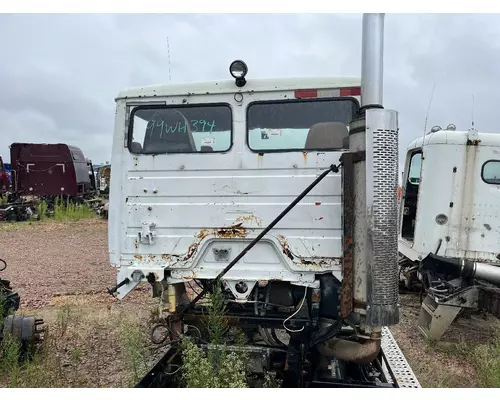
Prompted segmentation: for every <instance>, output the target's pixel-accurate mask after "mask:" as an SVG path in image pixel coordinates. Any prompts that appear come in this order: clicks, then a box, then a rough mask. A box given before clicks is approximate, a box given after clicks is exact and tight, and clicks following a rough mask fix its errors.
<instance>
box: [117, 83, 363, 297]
mask: <svg viewBox="0 0 500 400" xmlns="http://www.w3.org/2000/svg"><path fill="white" fill-rule="evenodd" d="M360 84H361V82H360V78H355V77H353V78H351V77H331V78H307V79H304V78H300V79H275V80H258V79H252V80H249V81H248V83H247V84H246V85H245V86H244V87H243V88H238V87H237V86H236V85H235V82H234V81H232V80H228V81H221V82H208V83H203V84H198V83H196V84H192V83H191V84H177V85H159V86H152V87H143V88H137V89H131V90H126V91H123V92H121V93H120V94H119V95H118V98H117V99H116V102H117V113H116V122H117V123H116V130H115V136H114V139H115V142H117V143H119V144H120V145H116V143H115V146H114V148H113V151H114V153H113V160H112V164H113V177H112V179H113V184H112V185H111V203H110V208H109V221H110V230H109V240H110V243H111V248H110V252H111V259H112V263H113V264H114V265H115V266H116V267H117V268H119V275H120V276H119V280H120V278H121V279H124V278H126V277H130V276H131V274H132V273H133V272H134V271H135V270H138V271H141V272H142V278H141V279H142V280H144V279H145V278H146V276H147V275H148V274H150V273H152V274H154V275H155V276H156V277H157V279H159V280H162V279H163V278H164V275H165V272H166V271H168V276H167V277H166V279H167V280H168V282H169V283H178V282H187V281H191V280H193V279H213V278H215V276H216V275H217V274H218V273H219V272H220V270H221V269H222V268H223V267H225V266H226V265H227V262H228V260H230V258H231V256H234V255H236V254H238V253H239V252H240V251H241V250H242V249H243V246H244V244H245V243H246V242H247V241H249V240H251V239H253V238H254V237H255V236H256V235H257V234H258V233H259V232H258V230H259V229H262V227H265V226H266V225H267V224H269V223H270V222H271V221H272V220H273V219H274V218H275V217H276V215H278V214H279V213H280V212H281V211H282V210H283V209H284V208H285V207H286V206H287V205H288V204H289V203H290V202H291V201H292V200H293V199H294V198H295V197H296V196H297V194H299V193H300V192H301V191H302V190H303V189H304V188H305V187H307V186H308V184H309V183H310V182H312V181H313V180H314V179H315V178H316V177H317V176H318V175H319V174H320V173H321V172H322V170H323V169H324V168H325V167H328V166H329V165H331V164H335V163H338V161H339V158H340V155H341V151H342V150H345V149H347V148H348V147H349V142H348V125H349V123H350V121H351V120H352V119H353V118H354V116H355V114H356V113H357V112H358V110H359V107H360V106H359V101H360ZM311 88H313V89H311ZM340 209H341V177H340V175H338V174H337V175H330V176H328V177H327V178H326V179H325V180H324V181H323V182H322V183H321V184H319V185H318V186H317V188H315V189H314V190H313V191H312V192H311V193H310V194H309V195H308V196H307V197H306V198H305V199H304V201H302V202H301V203H300V204H299V205H298V206H297V207H296V209H294V210H293V211H291V213H290V215H289V216H288V218H286V219H284V220H283V222H282V223H280V224H279V225H278V226H277V227H276V228H275V229H274V232H272V233H270V234H269V235H268V236H267V237H266V238H265V240H262V241H261V242H260V243H259V244H258V245H257V246H256V247H255V249H253V250H252V252H251V253H249V254H248V255H247V256H245V258H244V259H243V262H242V263H241V264H239V265H236V266H235V267H234V268H233V269H232V270H231V271H230V272H229V273H228V274H227V276H226V277H225V279H226V280H227V282H228V283H229V287H230V288H231V289H232V291H233V294H234V295H235V296H236V298H237V299H239V300H244V299H246V298H247V296H248V295H249V294H250V293H251V291H252V289H253V286H254V285H255V284H256V283H257V281H258V280H273V279H279V280H283V281H287V282H296V283H301V284H306V283H307V284H309V285H317V284H318V282H317V280H316V278H315V274H317V273H318V272H333V273H334V274H336V276H337V277H338V279H341V256H342V243H341V237H342V234H341V233H342V226H341V212H340ZM242 239H244V240H242ZM138 281H139V280H138ZM138 281H135V282H134V281H132V282H130V284H128V285H125V286H123V287H121V288H120V289H119V290H118V293H119V295H118V297H119V298H123V297H124V296H125V295H126V294H127V293H129V292H130V290H132V289H133V288H134V286H135V285H137V283H138ZM239 282H243V283H244V284H245V285H247V290H246V291H245V292H244V293H239V292H238V291H237V289H236V285H237V284H238V283H239Z"/></svg>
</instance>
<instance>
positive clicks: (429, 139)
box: [407, 129, 500, 150]
mask: <svg viewBox="0 0 500 400" xmlns="http://www.w3.org/2000/svg"><path fill="white" fill-rule="evenodd" d="M469 139H470V140H471V141H475V140H477V141H479V145H480V146H481V145H483V146H493V147H500V133H486V132H479V131H477V130H474V129H470V130H468V131H454V130H449V129H442V130H440V131H437V132H430V133H427V134H426V135H425V141H424V137H423V135H422V136H421V137H419V138H417V139H415V140H414V141H413V142H411V143H410V144H409V145H408V147H407V150H412V149H417V148H420V147H422V143H424V146H428V145H433V144H434V145H436V144H451V145H457V146H465V145H466V144H467V141H468V140H469Z"/></svg>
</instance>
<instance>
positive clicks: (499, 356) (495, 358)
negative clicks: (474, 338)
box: [471, 333, 500, 388]
mask: <svg viewBox="0 0 500 400" xmlns="http://www.w3.org/2000/svg"><path fill="white" fill-rule="evenodd" d="M471 355H472V361H473V363H474V365H475V366H476V369H477V372H478V377H479V380H480V382H481V387H485V388H498V387H500V333H498V334H497V335H496V336H495V338H494V339H493V341H492V343H489V344H483V345H479V346H476V347H475V348H474V349H473V350H472V352H471Z"/></svg>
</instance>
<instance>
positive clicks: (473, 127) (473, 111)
mask: <svg viewBox="0 0 500 400" xmlns="http://www.w3.org/2000/svg"><path fill="white" fill-rule="evenodd" d="M472 129H474V93H472Z"/></svg>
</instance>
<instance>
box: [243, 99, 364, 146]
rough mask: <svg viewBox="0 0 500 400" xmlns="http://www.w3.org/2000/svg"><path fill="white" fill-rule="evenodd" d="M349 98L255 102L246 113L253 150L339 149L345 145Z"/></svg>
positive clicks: (350, 111) (353, 107)
mask: <svg viewBox="0 0 500 400" xmlns="http://www.w3.org/2000/svg"><path fill="white" fill-rule="evenodd" d="M357 109H358V103H357V102H356V100H355V99H353V98H338V99H337V98H336V99H327V100H325V99H314V100H287V101H274V102H268V101H266V102H255V103H252V104H250V105H249V107H248V113H247V129H248V132H247V134H248V145H249V147H250V148H251V149H252V150H253V151H259V152H266V151H307V150H323V151H326V150H339V149H344V148H346V147H348V139H347V138H348V130H347V126H348V125H349V123H350V122H351V121H352V119H353V117H354V115H355V113H356V111H357Z"/></svg>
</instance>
